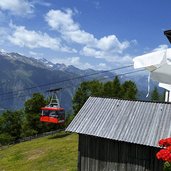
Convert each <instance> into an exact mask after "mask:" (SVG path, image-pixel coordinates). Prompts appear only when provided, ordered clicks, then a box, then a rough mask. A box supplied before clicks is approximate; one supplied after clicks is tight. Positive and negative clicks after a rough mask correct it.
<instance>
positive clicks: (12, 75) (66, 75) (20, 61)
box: [0, 52, 113, 110]
mask: <svg viewBox="0 0 171 171" xmlns="http://www.w3.org/2000/svg"><path fill="white" fill-rule="evenodd" d="M95 72H97V71H95V70H91V69H87V70H81V69H78V68H76V67H74V66H66V65H64V64H53V63H51V62H50V61H47V60H45V59H34V58H31V57H26V56H23V55H20V54H17V53H2V52H0V99H1V102H0V109H2V108H5V109H13V110H16V109H19V108H22V107H23V104H24V101H25V100H26V99H28V98H29V97H31V95H32V93H34V92H42V93H44V95H46V96H47V94H45V91H46V90H48V89H51V88H57V87H63V88H64V89H63V90H62V92H61V95H60V100H61V104H62V106H63V107H64V108H65V109H66V110H71V106H72V105H71V102H72V96H73V94H74V92H75V89H76V88H77V87H78V85H79V83H80V82H82V81H85V80H90V79H94V78H104V77H106V76H110V77H111V75H113V74H111V73H105V74H98V75H92V76H91V77H85V78H82V79H74V80H72V78H75V77H80V76H83V75H87V74H93V73H95ZM65 80H68V81H65ZM59 82H60V84H59ZM23 89H24V90H25V91H21V90H23Z"/></svg>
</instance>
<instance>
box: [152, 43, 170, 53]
mask: <svg viewBox="0 0 171 171" xmlns="http://www.w3.org/2000/svg"><path fill="white" fill-rule="evenodd" d="M167 48H168V45H159V46H158V47H157V48H155V49H153V52H156V51H160V50H166V49H167Z"/></svg>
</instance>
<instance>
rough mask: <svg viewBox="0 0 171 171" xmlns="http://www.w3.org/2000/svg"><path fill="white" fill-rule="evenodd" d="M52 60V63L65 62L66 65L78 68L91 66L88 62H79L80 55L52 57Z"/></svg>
mask: <svg viewBox="0 0 171 171" xmlns="http://www.w3.org/2000/svg"><path fill="white" fill-rule="evenodd" d="M52 62H53V63H60V64H65V65H67V66H68V65H73V66H75V67H77V68H80V69H88V68H93V65H91V64H89V63H83V62H81V60H80V57H69V58H53V60H52Z"/></svg>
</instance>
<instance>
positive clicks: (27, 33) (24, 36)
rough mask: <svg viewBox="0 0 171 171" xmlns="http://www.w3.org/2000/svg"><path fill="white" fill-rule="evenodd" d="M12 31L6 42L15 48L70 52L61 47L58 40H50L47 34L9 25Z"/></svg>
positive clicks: (66, 48)
mask: <svg viewBox="0 0 171 171" xmlns="http://www.w3.org/2000/svg"><path fill="white" fill-rule="evenodd" d="M11 28H12V29H14V31H13V33H12V34H11V35H10V36H8V40H9V41H10V42H11V43H12V44H14V45H17V46H20V47H28V48H30V49H34V48H48V49H51V50H56V51H61V52H71V51H72V50H71V49H69V48H68V47H64V46H62V45H61V42H60V40H59V39H58V38H52V37H50V36H49V35H48V34H47V33H42V32H40V31H39V32H36V31H34V30H27V29H26V28H25V27H24V26H15V25H13V24H11Z"/></svg>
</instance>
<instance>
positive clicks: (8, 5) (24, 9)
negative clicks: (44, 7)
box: [0, 0, 34, 16]
mask: <svg viewBox="0 0 171 171" xmlns="http://www.w3.org/2000/svg"><path fill="white" fill-rule="evenodd" d="M33 8H34V6H33V5H32V4H31V3H30V2H29V1H27V0H0V9H1V10H4V11H9V12H11V13H12V14H14V15H22V16H25V15H27V14H32V13H33Z"/></svg>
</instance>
